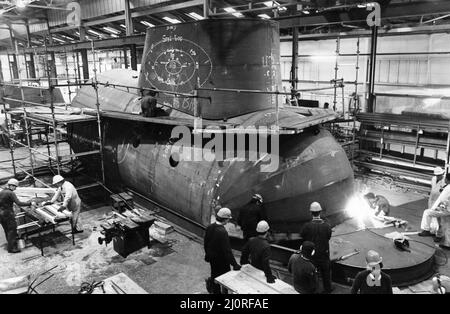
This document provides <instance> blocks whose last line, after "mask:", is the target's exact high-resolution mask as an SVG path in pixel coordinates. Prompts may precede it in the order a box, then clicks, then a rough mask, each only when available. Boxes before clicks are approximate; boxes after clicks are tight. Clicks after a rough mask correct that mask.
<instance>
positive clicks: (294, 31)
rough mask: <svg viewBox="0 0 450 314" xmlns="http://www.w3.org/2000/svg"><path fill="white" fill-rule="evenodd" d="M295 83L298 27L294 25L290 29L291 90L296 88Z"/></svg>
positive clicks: (296, 79)
mask: <svg viewBox="0 0 450 314" xmlns="http://www.w3.org/2000/svg"><path fill="white" fill-rule="evenodd" d="M297 84H298V27H294V28H293V29H292V65H291V86H292V89H293V90H297ZM292 96H294V95H292Z"/></svg>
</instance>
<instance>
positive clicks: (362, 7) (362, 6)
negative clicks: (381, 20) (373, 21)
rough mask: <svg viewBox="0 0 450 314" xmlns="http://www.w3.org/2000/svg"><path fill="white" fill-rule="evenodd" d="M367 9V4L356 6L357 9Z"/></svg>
mask: <svg viewBox="0 0 450 314" xmlns="http://www.w3.org/2000/svg"><path fill="white" fill-rule="evenodd" d="M366 7H367V4H358V8H360V9H365V8H366Z"/></svg>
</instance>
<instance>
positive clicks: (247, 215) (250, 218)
mask: <svg viewBox="0 0 450 314" xmlns="http://www.w3.org/2000/svg"><path fill="white" fill-rule="evenodd" d="M261 220H267V217H266V214H265V212H264V207H263V205H258V204H256V203H254V202H250V203H248V204H247V205H245V206H244V207H242V208H241V209H240V211H239V218H238V221H237V223H238V225H239V226H241V229H242V231H243V233H244V238H251V237H255V236H257V235H258V233H257V232H256V226H257V225H258V222H260V221H261Z"/></svg>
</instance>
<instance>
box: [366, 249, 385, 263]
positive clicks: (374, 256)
mask: <svg viewBox="0 0 450 314" xmlns="http://www.w3.org/2000/svg"><path fill="white" fill-rule="evenodd" d="M382 261H383V258H382V257H381V256H380V254H378V252H377V251H374V250H370V251H368V252H367V254H366V262H367V265H368V266H370V267H374V266H375V265H378V264H380V263H381V262H382Z"/></svg>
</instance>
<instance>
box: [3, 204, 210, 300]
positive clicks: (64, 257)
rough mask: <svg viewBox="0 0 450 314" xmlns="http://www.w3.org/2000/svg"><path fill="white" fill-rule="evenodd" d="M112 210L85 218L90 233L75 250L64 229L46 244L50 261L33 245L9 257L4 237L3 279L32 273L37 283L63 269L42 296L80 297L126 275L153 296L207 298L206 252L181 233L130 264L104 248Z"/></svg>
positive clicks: (103, 209)
mask: <svg viewBox="0 0 450 314" xmlns="http://www.w3.org/2000/svg"><path fill="white" fill-rule="evenodd" d="M110 210H111V209H110V207H100V208H96V209H92V210H89V211H85V212H83V213H82V220H83V227H84V230H85V232H84V233H83V234H81V235H80V234H78V235H76V244H75V246H73V245H72V242H71V239H70V227H69V225H62V226H61V227H59V228H58V229H57V230H58V231H57V232H56V233H55V234H54V235H52V237H51V240H50V241H49V243H47V244H46V247H45V249H44V252H45V256H44V257H42V256H41V255H40V250H39V249H38V248H37V247H36V246H34V245H32V244H31V243H30V244H28V245H27V247H26V248H25V249H24V250H23V251H22V252H21V253H18V254H8V253H7V252H6V241H5V238H4V234H3V232H1V234H0V270H1V271H0V279H6V278H11V277H16V276H22V275H28V274H31V275H32V278H33V277H34V276H35V275H37V274H39V273H42V272H44V271H45V270H47V269H50V268H52V267H54V266H58V267H57V268H56V269H55V270H53V271H52V272H51V273H54V274H55V276H54V277H52V278H51V279H50V280H48V281H47V282H45V283H43V284H42V285H41V286H39V287H38V288H37V291H38V292H39V293H58V294H72V293H77V292H78V290H79V288H80V285H81V283H82V282H92V281H93V280H96V281H99V280H103V279H105V278H107V277H111V276H113V275H115V274H118V273H121V272H123V273H125V274H126V275H127V276H128V277H130V278H131V279H132V280H133V281H134V282H136V283H137V284H138V285H139V286H141V287H142V288H143V289H144V290H146V291H147V292H149V293H166V294H168V293H206V290H205V283H204V280H203V279H204V278H206V277H208V275H209V265H208V264H207V263H205V262H204V261H203V248H202V246H201V245H200V244H199V243H197V242H195V241H192V240H190V239H189V238H187V237H185V236H183V235H181V234H179V233H177V232H172V233H170V234H169V235H168V236H167V239H168V240H169V241H168V243H169V244H168V245H162V244H158V245H154V246H152V248H150V249H148V248H144V249H142V250H140V251H138V252H135V253H133V254H131V255H129V256H128V257H127V258H126V259H125V258H123V257H121V256H119V255H118V254H117V253H116V252H115V251H114V250H113V248H112V243H111V244H110V245H108V246H107V247H106V246H105V245H102V246H100V245H99V244H98V242H97V239H98V237H99V236H100V232H99V230H100V229H101V228H100V227H99V226H100V223H101V222H102V221H101V220H102V218H103V217H104V216H105V214H106V213H109V212H110ZM44 278H45V277H44ZM38 282H39V281H38Z"/></svg>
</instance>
